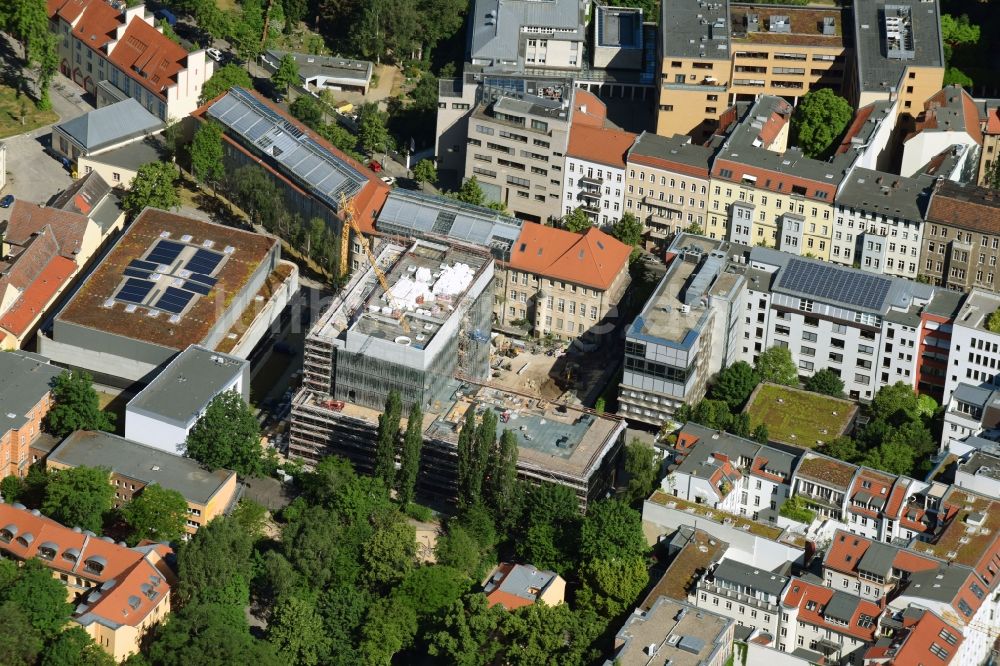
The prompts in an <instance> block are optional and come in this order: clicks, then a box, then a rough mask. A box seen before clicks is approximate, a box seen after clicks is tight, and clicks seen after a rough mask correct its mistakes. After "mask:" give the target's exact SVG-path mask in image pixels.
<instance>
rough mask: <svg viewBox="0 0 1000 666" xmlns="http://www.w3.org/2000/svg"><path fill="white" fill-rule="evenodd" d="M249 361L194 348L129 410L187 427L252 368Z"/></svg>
mask: <svg viewBox="0 0 1000 666" xmlns="http://www.w3.org/2000/svg"><path fill="white" fill-rule="evenodd" d="M249 365H250V363H249V361H246V360H244V359H241V358H236V357H235V356H229V355H228V354H220V353H218V352H214V351H212V350H210V349H206V348H205V347H202V346H200V345H191V346H190V347H188V348H187V349H185V350H184V351H182V352H181V353H180V354H178V355H177V356H175V357H174V358H173V359H172V360H171V361H170V363H168V364H167V367H165V368H164V369H163V370H162V371H161V372H160V374H158V375H157V376H156V378H155V379H153V381H151V382H150V383H149V384H148V385H147V386H146V387H145V388H144V389H143V390H142V391H140V392H139V393H138V394H137V395H136V396H135V397H134V398H132V399H131V400H130V401H129V403H128V407H127V409H128V410H129V411H131V410H141V411H142V412H144V413H146V414H152V415H156V416H163V417H165V418H168V419H171V420H173V421H179V422H181V423H187V422H189V421H191V420H193V419H196V418H197V417H198V416H199V415H200V414H202V412H204V410H205V408H206V407H207V406H208V403H209V402H211V400H212V398H214V397H215V396H217V395H218V394H219V393H221V392H222V391H223V390H224V389H225V388H227V387H228V386H230V385H232V384H233V382H234V381H236V379H237V378H238V377H239V376H240V375H241V374H242V373H243V372H244V370H245V369H247V368H248V367H249Z"/></svg>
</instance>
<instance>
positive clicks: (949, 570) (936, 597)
mask: <svg viewBox="0 0 1000 666" xmlns="http://www.w3.org/2000/svg"><path fill="white" fill-rule="evenodd" d="M972 573H973V569H971V568H970V567H967V566H965V565H962V564H955V563H948V564H942V565H940V566H939V567H938V568H937V569H929V570H926V571H915V572H913V573H911V574H910V582H909V584H908V585H907V586H906V589H905V590H904V592H903V593H904V594H906V595H908V596H914V597H922V598H924V599H929V600H932V601H942V602H944V603H951V602H953V601H955V597H956V596H957V595H958V593H959V592H960V591H961V590H962V588H963V587H964V586H965V583H966V581H967V580H968V579H969V575H970V574H972Z"/></svg>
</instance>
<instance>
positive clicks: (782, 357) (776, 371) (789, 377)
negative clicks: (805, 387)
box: [754, 347, 799, 386]
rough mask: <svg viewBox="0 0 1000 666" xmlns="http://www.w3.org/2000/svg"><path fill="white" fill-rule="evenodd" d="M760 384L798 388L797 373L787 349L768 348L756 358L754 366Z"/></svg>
mask: <svg viewBox="0 0 1000 666" xmlns="http://www.w3.org/2000/svg"><path fill="white" fill-rule="evenodd" d="M754 370H755V371H756V372H757V376H758V377H760V380H761V381H762V382H770V383H771V384H780V385H781V386H798V383H799V372H798V370H797V369H796V367H795V361H793V360H792V353H791V352H790V351H788V348H787V347H770V348H768V349H766V350H764V351H763V352H761V353H760V355H759V356H757V363H756V365H755V366H754Z"/></svg>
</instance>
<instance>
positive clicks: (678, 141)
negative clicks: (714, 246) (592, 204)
mask: <svg viewBox="0 0 1000 666" xmlns="http://www.w3.org/2000/svg"><path fill="white" fill-rule="evenodd" d="M711 159H712V150H711V149H709V148H707V147H705V146H700V145H697V144H694V143H692V142H691V139H690V137H687V136H680V135H679V136H673V137H670V138H667V137H662V136H659V135H657V134H652V133H650V132H643V133H642V134H641V135H640V136H639V138H638V139H636V142H635V144H634V145H633V146H632V149H631V150H629V152H628V156H627V160H628V168H627V169H626V174H625V210H626V212H630V213H632V214H633V215H635V216H636V217H637V218H638V219H639V220H640V221H641V222H642V223H643V225H644V226H645V229H646V240H647V244H648V245H651V246H656V245H663V244H665V243H666V242H667V241H668V239H670V238H671V237H673V236H674V235H675V234H677V233H678V232H680V231H682V230H684V229H694V228H695V227H697V229H700V230H702V231H704V229H705V218H706V215H707V213H708V198H709V195H708V187H709V171H710V168H711Z"/></svg>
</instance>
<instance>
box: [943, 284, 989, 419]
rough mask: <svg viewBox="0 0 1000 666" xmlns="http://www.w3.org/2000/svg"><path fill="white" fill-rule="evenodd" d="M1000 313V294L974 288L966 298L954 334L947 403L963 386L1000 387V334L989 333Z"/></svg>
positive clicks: (945, 397) (947, 383) (947, 382)
mask: <svg viewBox="0 0 1000 666" xmlns="http://www.w3.org/2000/svg"><path fill="white" fill-rule="evenodd" d="M997 310H1000V295H997V294H992V293H989V292H986V291H981V290H979V289H973V290H972V293H970V294H969V296H968V297H967V298H966V299H965V302H964V303H963V304H962V307H961V310H960V311H959V313H958V316H957V317H956V319H955V323H954V325H953V327H952V332H951V353H950V358H949V361H948V376H947V378H946V380H945V385H944V400H943V402H942V404H945V403H947V402H948V401H949V400H951V394H952V392H954V390H955V389H956V388H957V387H958V385H959V384H960V383H964V384H970V385H972V386H981V387H983V388H997V387H1000V333H995V332H993V331H991V330H989V329H988V328H987V326H986V322H987V320H988V318H989V316H990V315H992V314H993V313H994V312H996V311H997Z"/></svg>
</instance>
